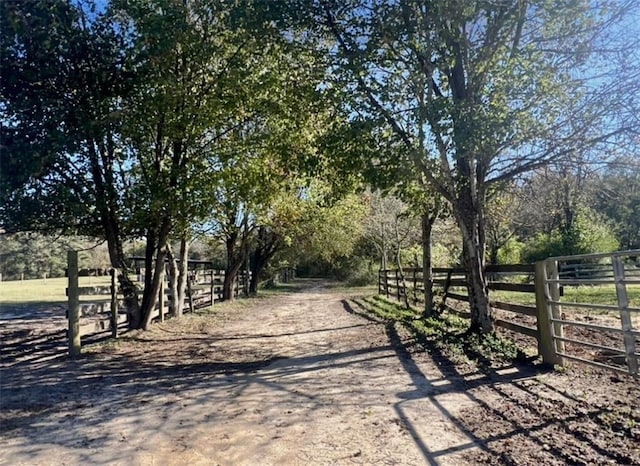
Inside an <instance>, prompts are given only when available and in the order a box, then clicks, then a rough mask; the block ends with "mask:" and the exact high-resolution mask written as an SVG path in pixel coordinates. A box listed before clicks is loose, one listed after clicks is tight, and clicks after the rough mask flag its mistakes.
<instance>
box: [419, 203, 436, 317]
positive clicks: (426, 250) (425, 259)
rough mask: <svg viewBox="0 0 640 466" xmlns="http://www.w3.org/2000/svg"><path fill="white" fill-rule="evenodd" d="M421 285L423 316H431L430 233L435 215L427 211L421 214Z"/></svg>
mask: <svg viewBox="0 0 640 466" xmlns="http://www.w3.org/2000/svg"><path fill="white" fill-rule="evenodd" d="M421 220H422V222H421V224H422V285H423V288H424V317H432V316H433V315H434V314H435V312H434V302H433V270H432V266H431V256H432V254H431V234H432V232H433V224H434V222H435V217H432V216H430V215H429V213H423V214H422V219H421Z"/></svg>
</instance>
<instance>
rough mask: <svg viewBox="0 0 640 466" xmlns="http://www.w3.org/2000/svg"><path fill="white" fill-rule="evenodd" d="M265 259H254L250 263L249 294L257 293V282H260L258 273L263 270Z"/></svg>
mask: <svg viewBox="0 0 640 466" xmlns="http://www.w3.org/2000/svg"><path fill="white" fill-rule="evenodd" d="M265 265H266V261H260V262H258V261H256V260H254V262H253V263H252V264H251V281H250V282H249V295H251V296H255V295H257V294H258V283H260V274H262V271H263V270H264V267H265Z"/></svg>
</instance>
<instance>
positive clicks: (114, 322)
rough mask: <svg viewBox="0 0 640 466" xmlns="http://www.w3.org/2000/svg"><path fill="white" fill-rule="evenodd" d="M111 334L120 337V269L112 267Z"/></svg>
mask: <svg viewBox="0 0 640 466" xmlns="http://www.w3.org/2000/svg"><path fill="white" fill-rule="evenodd" d="M111 336H112V337H113V338H118V270H117V269H111Z"/></svg>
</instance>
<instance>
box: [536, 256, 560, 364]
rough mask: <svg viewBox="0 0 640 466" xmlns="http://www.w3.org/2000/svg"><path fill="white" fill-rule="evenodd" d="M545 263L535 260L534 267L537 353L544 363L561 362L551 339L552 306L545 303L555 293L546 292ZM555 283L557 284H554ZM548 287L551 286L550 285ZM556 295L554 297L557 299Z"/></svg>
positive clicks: (552, 297)
mask: <svg viewBox="0 0 640 466" xmlns="http://www.w3.org/2000/svg"><path fill="white" fill-rule="evenodd" d="M546 278H547V264H546V261H540V262H536V268H535V286H536V309H537V317H538V319H537V325H538V354H540V355H541V356H542V361H543V362H544V363H545V364H551V365H555V364H562V357H560V356H558V354H557V351H556V345H555V343H554V340H553V333H552V326H553V325H554V323H553V322H552V321H551V318H552V316H554V312H553V306H551V305H550V304H548V303H547V300H548V299H554V296H553V295H554V294H555V293H549V294H547V282H546ZM555 285H557V284H555ZM550 288H552V287H551V286H550ZM559 294H560V293H559V292H558V293H557V295H558V296H556V297H555V299H559Z"/></svg>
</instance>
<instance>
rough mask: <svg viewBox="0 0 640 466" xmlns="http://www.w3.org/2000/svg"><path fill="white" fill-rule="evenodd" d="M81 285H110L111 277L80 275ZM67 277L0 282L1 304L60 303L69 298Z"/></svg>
mask: <svg viewBox="0 0 640 466" xmlns="http://www.w3.org/2000/svg"><path fill="white" fill-rule="evenodd" d="M79 281H80V286H89V285H108V284H109V283H111V278H110V277H80V279H79ZM66 289H67V278H64V277H62V278H47V279H46V280H44V279H38V280H22V281H18V280H16V281H7V282H0V304H32V303H59V302H63V301H66V300H67V295H66Z"/></svg>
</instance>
